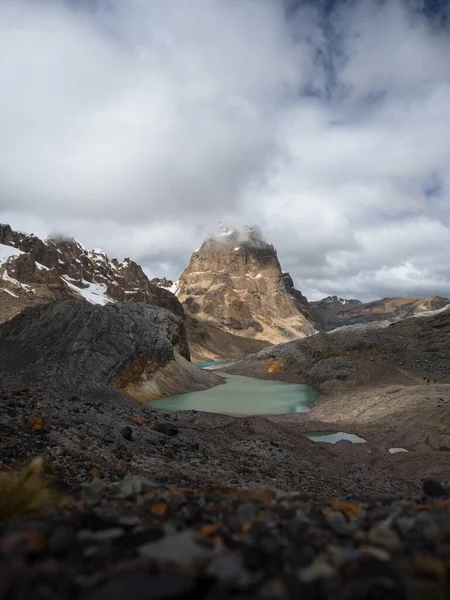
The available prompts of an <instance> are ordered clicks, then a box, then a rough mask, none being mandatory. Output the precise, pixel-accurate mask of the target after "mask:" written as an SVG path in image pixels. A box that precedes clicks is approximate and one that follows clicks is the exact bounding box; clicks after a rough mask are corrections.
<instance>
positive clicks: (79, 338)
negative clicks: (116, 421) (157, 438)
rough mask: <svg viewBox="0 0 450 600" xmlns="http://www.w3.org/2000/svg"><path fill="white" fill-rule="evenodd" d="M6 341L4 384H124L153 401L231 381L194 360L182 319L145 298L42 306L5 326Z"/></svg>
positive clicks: (77, 388) (1, 357) (0, 363)
mask: <svg viewBox="0 0 450 600" xmlns="http://www.w3.org/2000/svg"><path fill="white" fill-rule="evenodd" d="M0 339H1V344H0V378H1V380H2V382H3V383H4V384H7V383H8V382H21V383H24V384H26V385H28V384H34V385H36V384H37V385H41V386H43V387H51V388H55V387H58V388H59V387H60V388H65V389H69V390H73V391H74V392H76V393H79V392H83V391H92V390H95V389H103V390H111V391H114V390H120V391H121V392H122V393H124V394H126V395H127V396H130V397H132V398H134V399H136V400H139V401H143V402H145V401H149V400H153V399H156V398H162V397H165V396H170V395H173V394H179V393H183V392H187V391H194V390H202V389H206V388H208V387H211V386H213V385H217V384H218V383H221V382H222V381H223V379H221V378H219V377H217V376H215V375H214V374H212V373H209V372H206V371H202V370H201V369H198V368H197V367H194V366H193V365H191V364H190V363H189V362H188V360H189V347H188V343H187V339H186V330H185V326H184V323H183V320H182V319H181V318H180V317H178V316H176V315H174V314H173V313H172V312H170V311H169V310H166V309H163V308H156V307H154V306H149V305H148V304H144V303H139V302H117V303H109V304H107V305H105V306H99V305H93V304H89V303H87V302H82V301H79V300H69V299H68V300H59V301H55V302H52V303H50V304H45V305H39V306H36V307H32V308H28V309H26V310H24V311H23V312H22V313H20V314H19V315H17V316H16V317H14V318H13V319H11V320H9V321H7V322H6V323H3V324H1V325H0Z"/></svg>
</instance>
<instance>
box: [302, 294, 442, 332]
mask: <svg viewBox="0 0 450 600" xmlns="http://www.w3.org/2000/svg"><path fill="white" fill-rule="evenodd" d="M449 303H450V300H449V299H448V298H443V297H442V296H428V297H426V298H383V299H382V300H375V301H373V302H367V303H362V302H360V300H355V299H352V300H347V299H344V298H338V297H337V296H328V298H324V299H323V300H320V301H319V302H310V304H309V306H310V311H311V318H312V319H313V320H314V321H315V322H316V323H317V324H318V325H319V327H320V329H321V330H323V331H332V330H333V329H337V328H338V327H345V326H347V325H355V324H359V323H362V324H363V323H375V322H379V321H398V320H401V319H405V318H408V317H411V316H415V315H419V314H421V313H427V312H429V311H434V310H439V309H442V308H443V307H445V306H447V305H448V304H449Z"/></svg>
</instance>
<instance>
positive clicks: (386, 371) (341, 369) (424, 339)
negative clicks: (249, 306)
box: [227, 309, 450, 386]
mask: <svg viewBox="0 0 450 600" xmlns="http://www.w3.org/2000/svg"><path fill="white" fill-rule="evenodd" d="M227 371H229V372H230V373H236V374H244V373H245V374H246V375H248V376H255V377H264V378H270V379H283V380H286V381H292V382H296V383H308V384H312V385H318V386H323V385H330V384H331V385H336V384H338V385H339V384H345V385H346V386H348V385H359V386H364V385H371V384H373V383H374V382H378V383H384V384H385V383H389V382H402V383H405V382H406V383H411V382H412V383H414V382H415V383H422V382H423V377H424V376H425V379H427V378H428V379H430V378H432V379H434V378H437V379H439V381H447V380H448V381H450V309H446V310H443V311H442V312H440V313H438V314H436V315H434V316H426V317H417V318H410V319H404V320H401V321H398V322H395V323H391V324H390V325H388V326H376V324H375V325H374V326H368V325H356V326H353V327H348V328H345V329H340V330H338V331H332V332H329V333H325V334H318V335H314V336H311V337H308V338H306V339H302V340H297V341H294V342H289V343H286V344H280V345H277V346H272V347H270V348H266V349H264V350H261V351H260V352H258V353H256V354H253V355H251V356H248V357H247V358H246V359H244V360H243V361H240V362H238V363H236V364H235V365H233V366H231V367H229V368H227Z"/></svg>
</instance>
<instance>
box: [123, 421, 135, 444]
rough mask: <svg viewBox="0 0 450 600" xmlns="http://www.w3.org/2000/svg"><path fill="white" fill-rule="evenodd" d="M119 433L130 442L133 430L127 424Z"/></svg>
mask: <svg viewBox="0 0 450 600" xmlns="http://www.w3.org/2000/svg"><path fill="white" fill-rule="evenodd" d="M120 433H121V434H122V437H124V438H125V439H126V440H128V441H129V442H131V440H132V438H133V430H132V429H131V427H130V426H129V425H127V426H126V427H124V428H123V429H121V430H120Z"/></svg>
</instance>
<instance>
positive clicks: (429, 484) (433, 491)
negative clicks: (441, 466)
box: [422, 477, 449, 498]
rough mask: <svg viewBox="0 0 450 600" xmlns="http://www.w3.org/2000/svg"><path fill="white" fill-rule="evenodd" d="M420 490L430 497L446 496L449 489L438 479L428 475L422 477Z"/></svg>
mask: <svg viewBox="0 0 450 600" xmlns="http://www.w3.org/2000/svg"><path fill="white" fill-rule="evenodd" d="M422 490H423V493H424V494H425V495H426V496H430V498H448V497H449V490H448V488H447V487H446V486H444V485H443V484H442V483H441V482H440V481H439V479H436V478H434V477H429V478H427V479H424V481H423V483H422Z"/></svg>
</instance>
